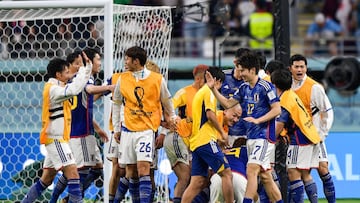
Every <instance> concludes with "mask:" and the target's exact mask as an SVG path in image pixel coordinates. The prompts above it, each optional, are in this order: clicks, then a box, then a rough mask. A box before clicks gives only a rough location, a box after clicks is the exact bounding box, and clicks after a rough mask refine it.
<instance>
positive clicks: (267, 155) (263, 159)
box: [246, 139, 275, 170]
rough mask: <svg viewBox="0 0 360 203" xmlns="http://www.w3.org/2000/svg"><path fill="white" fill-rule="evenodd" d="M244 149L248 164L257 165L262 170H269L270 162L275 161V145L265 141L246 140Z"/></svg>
mask: <svg viewBox="0 0 360 203" xmlns="http://www.w3.org/2000/svg"><path fill="white" fill-rule="evenodd" d="M246 147H247V151H248V157H249V158H248V160H249V161H248V163H254V164H258V165H260V166H261V167H262V168H263V170H269V169H271V162H272V161H274V160H275V158H274V156H275V144H273V143H270V142H269V141H268V140H265V139H248V140H247V141H246Z"/></svg>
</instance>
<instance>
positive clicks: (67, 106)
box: [22, 53, 92, 203]
mask: <svg viewBox="0 0 360 203" xmlns="http://www.w3.org/2000/svg"><path fill="white" fill-rule="evenodd" d="M83 57H84V59H85V61H86V66H85V67H84V66H83V67H81V68H80V69H79V71H78V73H77V77H76V78H75V79H74V80H73V82H72V83H71V84H66V83H67V81H68V80H69V79H71V76H72V75H71V74H69V70H68V63H67V62H66V61H65V60H62V59H59V58H55V59H52V60H51V61H50V62H49V64H48V66H47V76H48V77H49V80H48V82H47V83H45V87H44V91H43V108H42V123H43V124H42V129H41V133H40V144H44V145H45V148H46V150H47V155H46V156H45V161H44V166H43V174H42V176H41V178H40V179H39V180H38V181H37V182H36V183H35V184H34V185H33V186H32V187H31V188H30V190H29V192H28V193H27V195H26V196H25V198H24V199H23V201H22V202H23V203H30V202H34V201H35V200H36V199H37V197H38V196H40V195H41V193H42V192H43V191H44V190H45V189H46V188H47V187H48V186H49V185H50V184H51V183H52V182H53V180H54V178H55V176H56V174H57V171H58V170H62V171H63V173H64V175H65V177H66V178H67V180H68V183H67V184H68V187H69V200H70V201H71V202H82V194H81V189H80V180H79V174H78V172H77V167H76V164H75V159H74V155H73V153H72V151H71V149H70V146H69V140H70V130H71V119H72V118H71V103H70V101H69V99H70V98H72V97H73V96H75V95H77V94H78V93H79V92H81V90H82V89H83V88H84V86H85V85H86V83H87V81H88V80H89V78H90V75H91V70H92V63H91V61H90V60H89V59H88V58H87V56H86V54H85V53H83Z"/></svg>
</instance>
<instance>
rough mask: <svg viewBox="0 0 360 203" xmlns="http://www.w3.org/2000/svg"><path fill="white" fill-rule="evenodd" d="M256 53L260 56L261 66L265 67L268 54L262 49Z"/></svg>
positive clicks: (261, 67)
mask: <svg viewBox="0 0 360 203" xmlns="http://www.w3.org/2000/svg"><path fill="white" fill-rule="evenodd" d="M256 54H257V55H258V57H259V65H260V67H259V68H260V69H264V68H265V65H266V56H265V55H264V54H263V53H262V52H261V51H257V52H256Z"/></svg>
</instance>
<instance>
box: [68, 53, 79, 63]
mask: <svg viewBox="0 0 360 203" xmlns="http://www.w3.org/2000/svg"><path fill="white" fill-rule="evenodd" d="M79 55H80V56H81V51H74V52H73V53H70V54H69V55H68V56H67V57H66V61H67V62H68V63H69V64H71V63H73V62H74V61H75V59H76V58H77V57H79Z"/></svg>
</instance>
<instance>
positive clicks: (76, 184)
mask: <svg viewBox="0 0 360 203" xmlns="http://www.w3.org/2000/svg"><path fill="white" fill-rule="evenodd" d="M68 190H69V203H70V202H74V203H75V202H76V203H81V202H82V199H83V198H82V192H81V188H80V179H69V180H68Z"/></svg>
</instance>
